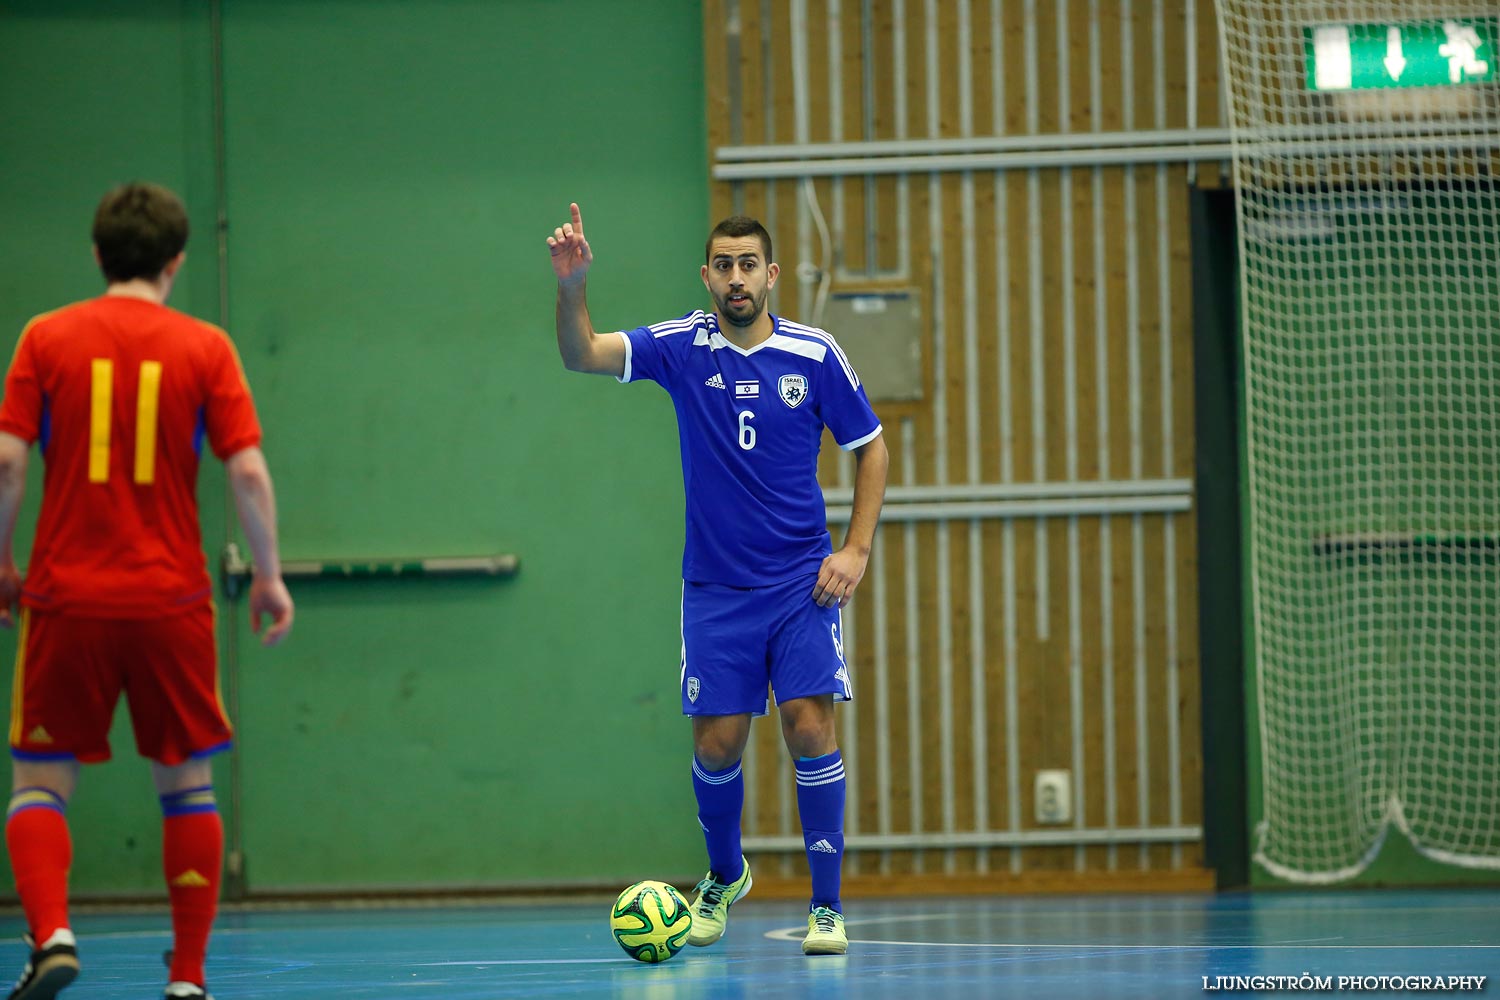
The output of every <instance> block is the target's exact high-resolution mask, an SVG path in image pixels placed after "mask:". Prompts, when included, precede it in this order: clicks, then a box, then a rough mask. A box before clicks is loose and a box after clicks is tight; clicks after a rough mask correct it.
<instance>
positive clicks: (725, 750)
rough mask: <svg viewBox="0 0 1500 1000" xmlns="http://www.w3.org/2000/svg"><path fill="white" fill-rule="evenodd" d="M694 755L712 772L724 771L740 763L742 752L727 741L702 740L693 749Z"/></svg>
mask: <svg viewBox="0 0 1500 1000" xmlns="http://www.w3.org/2000/svg"><path fill="white" fill-rule="evenodd" d="M693 753H694V754H695V755H696V756H697V758H698V763H699V764H702V765H703V766H704V767H705V768H707V769H708V770H710V771H722V770H724V769H725V768H730V767H733V766H734V765H735V764H737V763H739V759H740V756H741V750H740V748H739V747H737V746H732V745H730V744H729V743H728V741H725V740H713V739H709V740H700V741H699V742H698V744H697V745H696V746H695V747H694V748H693Z"/></svg>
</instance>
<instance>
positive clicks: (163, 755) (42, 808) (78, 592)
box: [0, 184, 293, 1000]
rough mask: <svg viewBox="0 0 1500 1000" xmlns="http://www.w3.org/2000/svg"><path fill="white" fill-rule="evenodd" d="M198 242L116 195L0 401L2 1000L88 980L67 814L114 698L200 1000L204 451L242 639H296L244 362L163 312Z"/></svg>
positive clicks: (221, 728) (174, 212) (216, 862)
mask: <svg viewBox="0 0 1500 1000" xmlns="http://www.w3.org/2000/svg"><path fill="white" fill-rule="evenodd" d="M187 236H188V221H187V213H186V211H185V210H184V208H183V205H182V202H181V201H180V200H179V199H178V198H177V196H176V195H174V194H173V193H172V192H170V191H168V190H166V189H165V188H162V187H159V186H157V185H154V184H127V185H124V186H123V187H119V188H116V189H115V190H113V191H111V192H109V193H108V194H107V195H106V196H105V197H104V199H103V201H102V202H100V204H99V208H98V211H97V213H96V214H95V217H94V226H93V242H94V252H95V256H96V258H97V260H98V262H99V267H100V269H101V270H102V272H103V274H104V279H105V281H106V283H107V288H106V290H105V292H104V294H103V295H101V296H99V297H98V298H94V299H89V300H87V301H84V302H78V303H75V304H73V305H69V306H64V307H63V308H61V309H58V310H56V311H54V312H50V313H46V314H43V315H41V316H38V317H37V318H35V319H33V320H32V321H31V322H30V323H29V324H27V326H26V328H25V330H24V331H23V332H22V334H21V339H20V341H19V343H18V344H17V346H16V352H15V356H14V358H13V359H12V361H11V365H10V370H9V372H8V374H7V375H6V379H5V392H4V398H3V400H0V624H4V625H7V626H9V625H12V624H14V625H17V626H18V629H19V632H18V636H17V646H18V648H17V655H16V676H15V682H14V686H13V690H12V695H11V713H10V747H11V756H12V771H13V782H12V791H11V799H10V808H9V813H8V817H7V820H6V826H5V839H6V845H7V847H8V848H9V852H10V861H11V866H12V868H13V869H14V871H15V878H16V888H17V890H18V892H19V893H20V897H21V904H22V907H23V908H24V910H25V913H26V921H27V924H28V925H29V929H30V933H29V935H28V944H29V945H30V946H31V948H32V952H31V958H30V961H29V962H28V963H27V965H26V967H25V969H24V971H23V973H22V975H21V979H20V982H18V983H17V984H16V987H15V989H14V990H13V991H12V992H11V994H10V997H11V998H12V1000H47V998H50V997H52V996H54V995H56V994H57V992H58V991H59V990H61V989H62V988H63V987H65V986H67V985H68V984H69V983H70V982H72V981H73V979H74V978H75V977H76V976H77V975H78V973H79V959H78V950H77V942H76V941H75V939H74V936H73V933H72V931H71V930H70V929H69V926H68V868H69V866H70V864H71V862H72V842H71V838H70V835H69V831H68V823H67V818H66V810H67V805H68V799H69V797H70V796H71V794H72V792H73V789H74V786H75V783H76V781H77V777H78V769H79V765H80V764H81V763H82V764H87V763H92V762H95V761H103V760H108V759H109V757H110V747H109V742H108V736H109V727H110V720H111V717H112V716H113V714H114V709H115V704H116V702H117V701H118V700H119V696H120V694H121V693H122V691H123V693H124V694H125V697H126V700H127V702H128V704H129V707H130V716H131V721H132V723H133V725H134V730H135V741H136V747H137V749H138V750H139V752H140V753H141V755H142V756H144V757H147V758H149V759H150V760H151V762H152V764H151V767H152V774H153V777H154V779H155V783H156V790H157V793H158V795H159V796H160V799H161V808H162V816H163V822H162V861H163V870H164V874H165V877H166V881H167V886H168V894H169V897H170V900H171V908H172V928H173V950H172V952H171V953H170V969H169V972H168V980H169V981H168V983H167V986H166V988H165V991H164V996H166V997H206V996H207V993H206V991H205V988H204V956H205V952H206V950H207V944H208V936H209V931H210V928H211V926H212V924H213V919H214V914H215V911H216V909H217V906H218V894H219V875H220V871H221V870H222V867H223V844H224V834H223V826H222V824H221V823H220V819H219V813H218V808H217V806H216V804H215V801H214V791H213V772H212V768H211V765H210V758H211V757H212V756H213V755H214V754H216V753H218V752H219V751H221V750H225V749H227V748H228V747H229V746H230V743H231V740H232V736H233V734H232V733H231V731H230V726H229V720H228V718H227V717H226V715H225V712H224V706H223V703H222V700H221V698H220V694H219V683H218V663H217V656H216V652H215V641H214V614H215V611H214V604H213V600H212V585H211V583H210V580H209V575H208V567H207V565H206V561H205V559H204V555H203V542H202V536H201V532H200V529H199V525H198V502H197V495H196V486H197V479H198V462H199V458H200V455H201V452H202V448H203V446H204V445H205V444H206V445H207V446H208V448H209V449H211V450H212V452H213V454H214V455H215V456H216V457H217V458H219V459H220V460H222V461H223V462H224V463H225V466H226V470H227V473H228V479H229V485H230V488H231V489H232V491H233V493H234V498H235V503H236V506H237V509H238V512H239V519H240V524H241V526H242V527H243V529H244V532H245V536H246V539H247V541H248V542H249V545H250V548H251V551H252V553H253V557H254V575H253V579H252V582H251V585H250V595H249V603H250V616H251V622H252V625H253V626H254V628H255V629H256V631H257V632H259V633H260V634H261V637H262V640H263V642H264V643H265V644H266V645H274V644H276V643H277V642H280V641H281V640H282V639H283V638H285V636H286V634H287V632H288V631H289V630H290V629H291V627H292V612H293V608H292V598H291V596H290V595H289V594H288V593H287V589H286V585H285V584H284V583H283V582H282V579H281V566H280V559H279V557H278V553H277V544H276V504H275V498H274V493H273V490H272V484H271V476H270V473H269V471H268V470H267V467H266V460H265V456H264V455H263V454H262V452H261V449H260V442H261V430H260V423H259V421H258V419H257V417H256V413H255V406H254V403H253V402H252V401H251V397H250V389H249V386H248V385H247V384H246V382H245V376H244V372H243V371H242V370H241V368H240V362H239V358H238V356H237V354H236V353H235V349H234V346H233V345H232V344H231V343H230V340H229V337H228V336H227V335H226V334H225V333H224V331H223V330H220V329H218V328H217V327H214V326H211V325H209V324H208V323H204V322H201V321H199V320H196V319H193V318H192V317H190V316H188V315H186V314H184V313H180V312H177V311H175V310H173V309H170V308H168V307H167V306H166V304H165V303H166V300H167V297H168V296H169V295H170V294H171V291H172V283H173V280H174V279H175V278H176V277H177V274H178V271H179V269H180V268H181V267H182V264H183V260H184V254H183V248H184V247H185V246H186V244H187ZM32 445H36V446H37V449H38V451H39V453H40V454H41V457H42V460H43V462H44V463H45V468H46V471H45V476H44V479H43V484H42V504H41V514H40V517H39V520H38V522H37V527H36V536H35V541H34V543H33V545H32V551H31V558H30V560H29V565H28V567H27V573H26V577H25V579H24V580H23V579H22V578H21V577H20V575H19V573H18V571H17V569H16V564H15V558H14V553H13V551H12V543H13V539H14V533H15V525H16V515H17V511H18V510H19V508H20V504H21V497H22V493H23V491H24V488H25V483H26V466H27V460H28V455H29V453H30V450H31V447H32ZM18 606H19V608H18ZM263 617H268V618H269V619H270V623H269V625H267V626H266V627H265V628H264V629H263V630H262V627H261V626H262V618H263Z"/></svg>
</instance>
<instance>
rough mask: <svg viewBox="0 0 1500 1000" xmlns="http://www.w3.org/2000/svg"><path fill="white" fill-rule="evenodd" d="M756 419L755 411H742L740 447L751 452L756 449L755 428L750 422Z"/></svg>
mask: <svg viewBox="0 0 1500 1000" xmlns="http://www.w3.org/2000/svg"><path fill="white" fill-rule="evenodd" d="M754 419H755V411H753V410H741V411H740V447H741V448H743V449H744V450H745V451H749V450H750V449H751V448H754V447H755V428H754V427H751V426H750V421H752V420H754Z"/></svg>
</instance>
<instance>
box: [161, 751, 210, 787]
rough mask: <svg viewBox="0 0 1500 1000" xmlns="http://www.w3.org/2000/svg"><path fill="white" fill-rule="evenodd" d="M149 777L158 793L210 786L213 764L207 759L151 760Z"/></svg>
mask: <svg viewBox="0 0 1500 1000" xmlns="http://www.w3.org/2000/svg"><path fill="white" fill-rule="evenodd" d="M151 777H152V778H153V779H154V780H155V782H156V791H157V794H159V795H171V794H173V793H174V792H180V791H183V790H184V789H188V788H211V787H213V782H214V771H213V765H212V764H211V763H210V762H209V761H208V760H207V759H195V760H186V761H183V762H182V763H181V764H162V763H160V762H159V761H152V762H151Z"/></svg>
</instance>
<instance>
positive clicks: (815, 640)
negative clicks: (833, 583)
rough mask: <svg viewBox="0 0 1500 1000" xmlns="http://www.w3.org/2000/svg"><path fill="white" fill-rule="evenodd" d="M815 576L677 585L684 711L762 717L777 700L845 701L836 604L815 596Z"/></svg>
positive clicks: (846, 691) (846, 681) (849, 695)
mask: <svg viewBox="0 0 1500 1000" xmlns="http://www.w3.org/2000/svg"><path fill="white" fill-rule="evenodd" d="M817 582H818V578H817V575H816V574H814V575H811V576H805V577H798V578H797V579H795V580H791V581H789V582H787V583H778V584H776V585H775V586H772V587H750V588H742V587H725V586H722V585H720V584H716V583H686V582H684V583H683V585H682V680H681V683H682V714H684V715H741V714H744V713H746V712H748V713H750V714H751V715H765V714H766V712H767V710H768V709H769V707H770V704H769V700H768V698H767V696H766V687H767V685H769V686H770V688H771V689H772V690H773V691H774V692H775V693H776V703H777V704H778V705H779V704H781V703H782V702H787V701H791V700H792V699H794V698H806V697H809V696H811V695H820V694H831V695H833V699H834V701H850V700H852V699H853V697H854V692H853V691H852V690H851V689H850V687H849V668H848V666H847V665H846V664H845V663H844V631H843V629H844V626H843V622H842V617H841V615H840V614H839V609H838V607H837V606H835V607H831V608H820V607H818V605H817V602H815V601H814V600H813V597H812V592H813V587H814V585H816V584H817Z"/></svg>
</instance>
